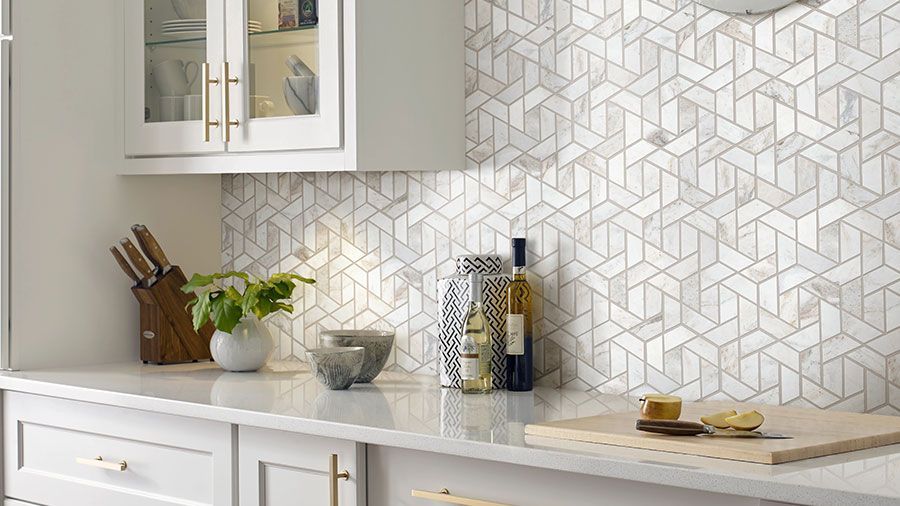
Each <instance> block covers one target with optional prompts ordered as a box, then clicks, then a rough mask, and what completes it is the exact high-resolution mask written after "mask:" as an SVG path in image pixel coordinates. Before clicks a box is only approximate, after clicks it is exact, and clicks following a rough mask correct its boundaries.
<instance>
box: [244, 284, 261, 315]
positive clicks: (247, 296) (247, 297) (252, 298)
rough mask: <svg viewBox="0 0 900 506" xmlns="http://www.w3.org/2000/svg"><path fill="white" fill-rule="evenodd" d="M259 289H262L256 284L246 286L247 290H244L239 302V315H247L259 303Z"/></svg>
mask: <svg viewBox="0 0 900 506" xmlns="http://www.w3.org/2000/svg"><path fill="white" fill-rule="evenodd" d="M261 289H262V287H261V286H260V285H259V284H257V283H254V284H252V285H248V286H247V289H246V290H244V297H243V299H242V300H241V313H243V314H245V315H248V314H250V313H251V312H252V311H253V308H254V307H256V304H257V303H258V302H259V291H260V290H261Z"/></svg>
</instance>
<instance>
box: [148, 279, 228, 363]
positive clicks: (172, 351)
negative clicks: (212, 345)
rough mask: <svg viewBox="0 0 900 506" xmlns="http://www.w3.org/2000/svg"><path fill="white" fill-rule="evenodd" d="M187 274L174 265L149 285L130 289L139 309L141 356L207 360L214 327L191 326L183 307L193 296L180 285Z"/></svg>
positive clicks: (173, 360) (175, 360)
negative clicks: (186, 292)
mask: <svg viewBox="0 0 900 506" xmlns="http://www.w3.org/2000/svg"><path fill="white" fill-rule="evenodd" d="M185 283H187V278H185V277H184V273H183V272H182V271H181V268H179V267H178V266H177V265H173V266H172V268H171V269H170V270H169V272H167V273H165V274H163V275H162V276H160V277H159V278H158V280H157V281H156V283H154V284H153V285H152V286H150V287H149V288H145V287H142V286H135V287H133V288H132V289H131V291H132V293H134V296H135V297H136V298H137V300H138V302H139V303H140V305H141V306H140V310H141V333H140V340H141V360H142V361H143V362H144V363H145V364H147V363H153V364H159V365H162V364H174V363H179V362H197V361H198V360H210V359H211V358H212V357H211V356H210V354H209V340H210V339H211V338H212V335H213V332H215V330H216V329H215V327H214V326H213V324H212V323H210V322H206V324H205V325H204V326H203V327H202V328H201V329H200V331H199V332H197V331H195V330H194V324H193V320H192V316H191V313H190V312H189V310H187V309H185V306H187V304H188V302H190V301H191V300H193V298H194V296H193V295H191V294H185V293H184V292H182V291H181V287H182V286H184V284H185Z"/></svg>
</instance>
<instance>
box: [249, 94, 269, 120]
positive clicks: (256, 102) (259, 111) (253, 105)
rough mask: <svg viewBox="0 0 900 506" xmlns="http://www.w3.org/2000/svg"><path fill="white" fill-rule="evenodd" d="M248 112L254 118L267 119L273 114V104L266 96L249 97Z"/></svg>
mask: <svg viewBox="0 0 900 506" xmlns="http://www.w3.org/2000/svg"><path fill="white" fill-rule="evenodd" d="M250 111H251V112H252V114H253V117H254V118H268V117H269V116H271V115H272V113H274V112H275V102H273V101H271V100H269V97H267V96H266V95H250Z"/></svg>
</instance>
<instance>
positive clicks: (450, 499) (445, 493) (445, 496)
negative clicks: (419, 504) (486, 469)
mask: <svg viewBox="0 0 900 506" xmlns="http://www.w3.org/2000/svg"><path fill="white" fill-rule="evenodd" d="M412 496H413V497H418V498H419V499H428V500H430V501H438V502H443V503H447V504H460V505H462V506H512V505H510V504H503V503H499V502H491V501H482V500H481V499H471V498H468V497H459V496H457V495H452V494H450V491H449V490H447V489H446V488H442V489H441V491H440V492H431V491H430V490H416V489H413V490H412Z"/></svg>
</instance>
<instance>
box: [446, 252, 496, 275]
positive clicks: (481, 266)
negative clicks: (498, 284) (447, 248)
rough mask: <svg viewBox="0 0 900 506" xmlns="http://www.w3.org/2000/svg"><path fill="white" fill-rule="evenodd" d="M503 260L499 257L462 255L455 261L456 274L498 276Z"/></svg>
mask: <svg viewBox="0 0 900 506" xmlns="http://www.w3.org/2000/svg"><path fill="white" fill-rule="evenodd" d="M501 272H503V258H502V257H501V256H500V255H463V256H461V257H459V258H457V259H456V273H457V274H462V275H466V274H472V273H476V274H500V273H501Z"/></svg>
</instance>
